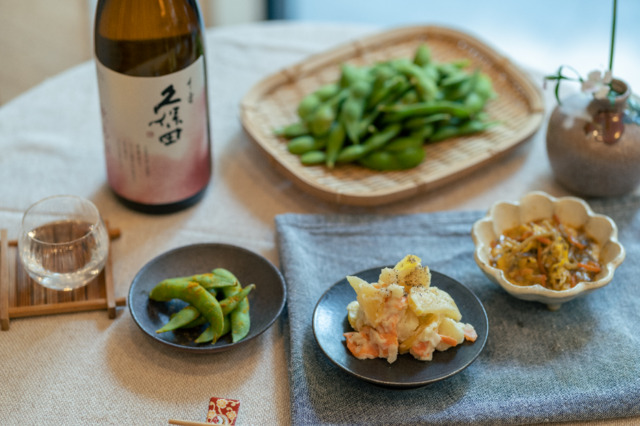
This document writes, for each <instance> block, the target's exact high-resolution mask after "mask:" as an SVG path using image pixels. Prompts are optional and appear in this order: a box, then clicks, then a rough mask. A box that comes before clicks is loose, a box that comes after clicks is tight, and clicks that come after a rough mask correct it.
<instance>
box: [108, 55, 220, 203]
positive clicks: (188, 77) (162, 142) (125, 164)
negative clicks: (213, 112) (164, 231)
mask: <svg viewBox="0 0 640 426" xmlns="http://www.w3.org/2000/svg"><path fill="white" fill-rule="evenodd" d="M96 67H97V75H98V89H99V91H100V110H101V115H102V127H103V133H104V146H105V158H106V163H107V178H108V181H109V185H111V188H112V189H113V190H114V191H115V192H116V193H117V194H118V195H120V196H121V197H123V198H125V199H127V200H130V201H134V202H137V203H140V204H151V205H153V204H158V205H159V204H171V203H176V202H180V201H183V200H185V199H187V198H189V197H192V196H194V195H196V194H197V193H198V192H199V191H200V190H202V189H203V188H204V187H205V186H206V185H207V183H208V182H209V178H210V176H211V145H210V142H209V134H208V132H209V128H208V121H207V120H208V110H207V93H206V84H205V67H204V58H203V57H202V56H200V58H198V60H197V61H196V62H194V63H193V64H191V65H190V66H188V67H187V68H185V69H182V70H180V71H178V72H175V73H172V74H167V75H163V76H160V77H132V76H128V75H124V74H120V73H118V72H115V71H113V70H111V69H109V68H107V67H105V66H104V65H103V64H102V63H100V61H99V60H97V59H96Z"/></svg>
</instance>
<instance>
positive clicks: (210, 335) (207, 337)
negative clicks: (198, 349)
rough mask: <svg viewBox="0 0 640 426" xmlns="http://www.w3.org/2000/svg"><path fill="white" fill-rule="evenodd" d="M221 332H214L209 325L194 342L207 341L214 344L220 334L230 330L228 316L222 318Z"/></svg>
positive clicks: (222, 334)
mask: <svg viewBox="0 0 640 426" xmlns="http://www.w3.org/2000/svg"><path fill="white" fill-rule="evenodd" d="M222 322H223V324H222V332H221V334H220V335H217V334H216V333H214V331H213V329H212V328H211V326H209V327H207V328H206V329H205V330H204V331H203V332H202V333H201V334H200V335H199V336H198V337H197V338H196V340H195V342H196V343H208V342H211V344H214V343H216V342H217V341H218V339H219V338H220V337H221V336H224V335H225V334H227V333H228V332H229V331H230V330H231V321H230V320H229V317H228V316H225V317H224V318H223V319H222Z"/></svg>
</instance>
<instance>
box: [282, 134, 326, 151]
mask: <svg viewBox="0 0 640 426" xmlns="http://www.w3.org/2000/svg"><path fill="white" fill-rule="evenodd" d="M325 143H326V141H325V139H324V138H314V137H313V136H311V135H305V136H298V137H297V138H293V139H291V140H290V141H289V143H287V150H288V151H289V152H290V153H292V154H296V155H302V154H304V153H305V152H309V151H313V150H316V149H322V148H324V145H325Z"/></svg>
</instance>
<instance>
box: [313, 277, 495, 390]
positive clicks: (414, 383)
mask: <svg viewBox="0 0 640 426" xmlns="http://www.w3.org/2000/svg"><path fill="white" fill-rule="evenodd" d="M388 267H391V268H392V267H393V266H388ZM382 268H384V266H383V267H379V268H373V269H367V270H366V271H362V272H359V273H357V274H354V275H356V276H358V277H360V278H362V279H363V280H365V281H367V282H376V281H378V277H379V276H380V270H381V269H382ZM431 285H432V286H435V287H438V288H439V289H441V290H444V291H446V292H447V293H449V294H450V295H451V297H453V300H455V302H456V305H457V306H458V309H459V310H460V313H461V314H462V321H463V322H466V323H470V324H471V325H473V327H474V328H475V330H476V333H477V334H478V338H477V339H476V341H475V342H473V343H472V342H466V341H465V342H464V343H462V344H461V345H458V346H456V347H453V348H449V349H448V350H446V351H443V352H439V351H436V352H435V353H434V354H433V360H431V361H418V360H417V359H415V358H413V356H412V355H410V354H403V355H398V359H397V360H396V361H395V362H394V363H393V364H389V363H388V362H387V360H386V359H382V358H377V359H365V360H360V359H357V358H356V357H354V356H353V355H352V354H351V352H349V349H347V345H346V340H345V338H344V336H343V333H345V332H348V331H353V329H352V328H351V325H349V321H348V320H347V305H348V304H349V303H350V302H352V301H354V300H356V292H355V291H354V290H353V288H352V287H351V285H349V282H348V281H347V279H346V278H344V279H342V280H340V281H338V282H337V283H335V284H334V285H333V286H332V287H331V288H329V290H327V291H326V292H325V293H324V295H323V296H322V297H321V298H320V300H319V301H318V304H317V305H316V308H315V310H314V312H313V334H314V336H315V338H316V341H317V342H318V345H320V348H321V349H322V351H323V352H324V353H325V355H326V356H327V357H328V358H329V359H330V360H331V361H332V362H333V363H334V364H335V365H337V366H338V367H339V368H341V369H342V370H344V371H345V372H347V373H349V374H351V375H353V376H355V377H357V378H359V379H362V380H365V381H367V382H370V383H374V384H376V385H380V386H384V387H393V388H415V387H420V386H425V385H428V384H430V383H434V382H437V381H439V380H443V379H446V378H448V377H451V376H453V375H455V374H457V373H459V372H461V371H462V370H464V369H465V368H467V367H468V366H469V365H470V364H471V363H472V362H473V361H475V359H476V358H477V357H478V355H480V352H482V349H484V346H485V344H486V342H487V336H488V334H489V319H488V318H487V313H486V312H485V310H484V307H483V306H482V303H481V302H480V300H479V299H478V298H477V297H476V295H475V294H473V292H472V291H471V290H469V289H468V288H467V287H466V286H464V285H463V284H461V283H459V282H458V281H456V280H454V279H452V278H450V277H448V276H446V275H443V274H441V273H439V272H435V271H433V270H432V271H431Z"/></svg>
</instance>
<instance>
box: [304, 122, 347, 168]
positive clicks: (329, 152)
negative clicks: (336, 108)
mask: <svg viewBox="0 0 640 426" xmlns="http://www.w3.org/2000/svg"><path fill="white" fill-rule="evenodd" d="M345 138H346V131H345V126H343V125H342V123H340V122H337V123H335V124H334V125H333V127H332V128H331V131H330V132H329V136H328V137H327V149H326V153H325V163H326V165H327V167H329V168H333V166H334V165H335V163H336V158H337V157H338V152H340V149H342V146H343V145H344V141H345ZM305 160H306V161H309V159H305Z"/></svg>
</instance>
